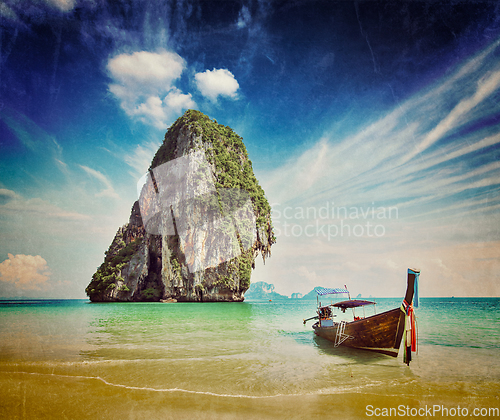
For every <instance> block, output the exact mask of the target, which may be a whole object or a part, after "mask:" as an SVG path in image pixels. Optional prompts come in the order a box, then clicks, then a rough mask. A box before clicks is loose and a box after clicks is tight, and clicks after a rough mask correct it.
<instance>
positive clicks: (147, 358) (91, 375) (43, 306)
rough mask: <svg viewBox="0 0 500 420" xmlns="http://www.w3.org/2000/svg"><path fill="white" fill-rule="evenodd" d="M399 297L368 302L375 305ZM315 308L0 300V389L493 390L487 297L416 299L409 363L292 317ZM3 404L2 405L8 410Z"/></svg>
mask: <svg viewBox="0 0 500 420" xmlns="http://www.w3.org/2000/svg"><path fill="white" fill-rule="evenodd" d="M400 303H401V300H400V299H378V300H377V312H382V311H384V310H388V309H392V308H394V307H398V306H399V305H400ZM315 307H316V302H315V301H301V300H287V301H274V302H268V301H255V302H243V303H177V304H164V303H107V304H90V303H88V302H87V301H84V300H59V301H2V302H1V303H0V375H5V376H4V377H5V378H8V380H7V379H6V382H4V386H5V387H7V388H6V391H5V392H6V393H7V394H8V393H10V394H9V395H12V396H13V397H12V398H14V400H15V399H16V398H17V397H19V398H20V399H21V396H20V395H19V396H18V394H17V393H18V392H21V391H17V390H18V389H19V390H20V389H21V388H22V387H21V386H20V385H19V384H26V386H28V389H30V388H29V386H31V385H30V384H31V383H32V382H33V381H34V380H35V379H36V378H38V379H36V380H40V381H42V379H43V380H45V381H46V382H45V385H44V386H43V389H47V388H46V387H47V386H48V385H47V384H49V385H54V386H55V383H56V382H54V381H59V380H64V381H69V380H70V381H77V382H78V383H76V382H75V383H73V382H70V384H66V385H65V386H66V387H70V388H71V387H73V386H75V387H76V386H81V385H82V384H81V382H82V381H84V382H85V381H88V384H87V385H86V387H85V389H84V391H82V392H83V393H85V392H88V393H89V395H90V393H92V392H96V391H95V389H96V387H98V386H104V385H105V386H106V387H107V388H106V389H108V390H110V389H112V390H115V391H116V392H122V391H123V390H128V392H132V391H133V392H146V391H148V392H160V393H172V392H175V393H187V394H194V395H200V396H202V395H204V396H211V397H213V398H217V397H219V398H220V397H224V398H228V397H230V398H233V397H234V398H236V397H237V398H244V399H262V398H275V397H280V396H283V397H287V396H290V397H294V398H302V397H304V398H306V397H311V396H335V395H346V396H347V394H349V395H351V394H353V393H355V394H356V395H359V394H361V395H363V396H364V397H366V398H369V397H370V398H371V396H373V395H375V394H376V395H378V397H376V398H379V397H380V398H382V396H384V395H388V393H391V395H399V394H398V392H399V391H398V389H400V385H403V384H404V385H405V386H408V385H411V387H412V392H411V395H412V396H413V397H412V398H414V399H415V398H416V399H417V402H416V404H418V403H419V402H418V398H419V393H422V398H424V397H425V401H426V403H427V401H429V402H430V403H434V402H435V403H436V404H438V403H440V401H443V399H447V398H452V399H453V398H461V397H464V398H465V397H467V398H469V402H471V401H472V402H471V404H474V403H476V404H480V405H481V404H483V405H484V403H485V401H490V400H489V399H491V398H493V400H492V401H493V402H494V401H495V400H494V398H495V395H496V396H498V395H499V394H500V352H499V349H500V299H498V298H455V299H452V298H450V299H437V298H436V299H434V298H427V299H426V298H423V299H421V305H420V308H419V309H417V320H418V330H419V334H418V341H419V351H418V354H417V355H414V360H413V362H412V363H411V365H410V367H407V366H406V365H404V364H403V363H402V355H401V354H400V355H399V357H398V358H391V357H387V356H384V355H378V354H374V353H370V352H364V351H360V350H352V349H345V348H334V347H333V345H332V344H331V343H330V342H328V341H325V340H323V339H321V338H318V337H315V335H314V333H313V331H312V328H311V322H309V323H308V324H307V325H306V326H304V325H303V323H302V320H303V319H304V318H307V317H310V316H313V315H314V313H315ZM367 315H368V313H367ZM16 375H17V376H16ZM23 375H24V376H23ZM26 375H31V376H26ZM33 375H37V376H36V378H35V377H34V376H33ZM47 381H48V382H47ZM85 383H87V382H85ZM32 386H33V387H34V388H33V390H35V389H38V388H36V387H35V385H32ZM37 386H38V385H37ZM40 386H42V385H40ZM398 387H399V388H398ZM57 389H60V388H57ZM61 389H62V388H61ZM486 389H488V390H489V391H486ZM450 390H451V391H450ZM33 392H34V393H35V391H33ZM40 392H42V394H43V392H44V391H40V390H38V391H36V393H37V395H40ZM110 392H111V391H110ZM450 392H451V394H450ZM395 393H396V394H395ZM457 393H458V394H457ZM7 394H4V395H7ZM403 394H404V393H402V394H401V395H403ZM50 395H52V394H50ZM404 395H406V394H404ZM460 396H461V397H460ZM479 396H482V397H481V398H479ZM476 397H477V401H476V400H474V398H476ZM33 398H35V397H33ZM54 398H55V397H54ZM134 398H135V397H134ZM137 398H138V397H137ZM374 398H375V397H374ZM433 398H434V400H433ZM471 398H472V400H471ZM497 398H498V397H497ZM422 401H423V400H422ZM496 401H497V400H496ZM3 403H5V404H4V407H5V410H9V409H11V408H12V407H11V408H9V407H10V406H9V405H8V404H6V401H5V400H4V401H3ZM420 403H421V402H420ZM19 404H20V403H19ZM54 404H56V403H54ZM172 404H174V403H172ZM175 404H177V403H175ZM178 404H181V403H180V402H179V403H178ZM497 406H499V404H497ZM179 407H180V406H179ZM179 409H180V408H179ZM214 409H215V408H214ZM49 410H50V409H49ZM0 414H1V412H0ZM219 414H220V413H219ZM295 414H297V413H295ZM21 417H22V416H21ZM28 417H29V416H28ZM35 417H36V416H35ZM49 417H50V416H49ZM76 417H78V416H76ZM264 417H265V416H264ZM292 417H293V415H292ZM19 418H20V417H19Z"/></svg>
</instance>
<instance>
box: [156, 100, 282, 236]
mask: <svg viewBox="0 0 500 420" xmlns="http://www.w3.org/2000/svg"><path fill="white" fill-rule="evenodd" d="M183 132H184V134H186V135H187V133H194V135H195V136H196V137H197V138H200V137H201V143H202V144H203V147H204V149H205V155H206V158H207V161H208V162H209V163H210V164H212V165H213V166H214V167H215V173H214V177H215V187H216V189H217V190H220V189H221V188H235V189H242V190H245V191H246V192H248V194H249V195H250V198H251V200H252V204H253V208H254V212H255V215H256V218H257V225H258V226H261V227H263V228H267V224H270V223H271V218H270V214H271V206H270V205H269V202H268V201H267V199H266V196H265V194H264V190H263V189H262V187H261V186H260V185H259V182H258V181H257V179H256V178H255V175H254V173H253V168H252V162H251V161H250V159H249V158H248V153H247V150H246V147H245V145H244V143H243V139H242V138H241V137H240V136H239V135H238V134H236V133H235V132H234V131H233V130H232V129H231V128H230V127H227V126H224V125H222V124H218V123H217V121H215V120H211V119H210V118H209V117H207V116H206V115H205V114H203V113H201V112H200V111H195V110H189V111H186V112H185V114H184V115H183V116H182V117H181V118H179V119H178V120H177V121H176V122H175V123H174V124H173V125H172V126H171V127H170V128H169V130H168V131H167V133H166V134H165V140H164V141H163V144H162V145H161V146H160V148H159V149H158V151H157V152H156V155H155V157H154V158H153V161H152V162H151V167H150V169H153V168H156V167H157V166H160V165H162V164H163V163H165V162H168V161H170V160H172V159H174V156H175V150H176V147H177V140H178V138H179V135H181V134H183ZM273 238H274V237H273ZM273 238H270V239H271V240H272V241H273V242H274V240H273Z"/></svg>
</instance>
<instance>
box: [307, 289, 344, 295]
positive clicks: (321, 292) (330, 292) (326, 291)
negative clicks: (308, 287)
mask: <svg viewBox="0 0 500 420" xmlns="http://www.w3.org/2000/svg"><path fill="white" fill-rule="evenodd" d="M314 291H315V292H316V293H317V294H318V295H320V296H324V295H335V294H339V293H349V290H347V289H342V288H335V289H330V288H328V287H315V288H314Z"/></svg>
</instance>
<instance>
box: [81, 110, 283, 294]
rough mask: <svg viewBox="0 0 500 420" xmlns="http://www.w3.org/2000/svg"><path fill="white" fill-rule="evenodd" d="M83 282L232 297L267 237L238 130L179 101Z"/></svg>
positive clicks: (94, 286)
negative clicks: (128, 206)
mask: <svg viewBox="0 0 500 420" xmlns="http://www.w3.org/2000/svg"><path fill="white" fill-rule="evenodd" d="M141 185H142V187H141V195H140V199H139V200H138V201H136V202H135V203H134V205H133V206H132V211H131V215H130V220H129V222H128V223H127V224H126V225H124V226H122V227H121V228H119V229H118V232H117V233H116V235H115V238H114V240H113V242H112V243H111V245H110V247H109V249H108V250H107V251H106V253H105V254H106V256H105V259H104V262H103V263H102V264H101V266H100V267H99V268H98V270H97V271H96V273H94V275H93V276H92V281H91V282H90V284H89V285H88V287H87V288H86V292H87V295H88V296H89V298H90V300H91V301H93V302H112V301H160V300H168V299H176V300H177V301H190V302H201V301H205V302H208V301H242V300H243V299H244V293H245V291H246V290H247V289H248V288H249V286H250V276H251V269H252V268H253V267H254V263H255V259H256V258H257V256H258V255H259V254H261V255H262V257H263V258H264V260H265V259H266V258H267V257H268V256H270V254H271V245H272V244H273V243H274V242H275V237H274V234H273V228H272V223H271V208H270V206H269V203H268V202H267V199H266V198H265V195H264V191H263V190H262V188H261V187H260V186H259V184H258V182H257V180H256V178H255V175H254V174H253V169H252V164H251V161H250V160H249V159H248V154H247V151H246V148H245V145H244V144H243V141H242V139H241V137H239V136H238V135H237V134H235V133H234V132H233V131H232V130H231V129H230V128H229V127H226V126H223V125H220V124H218V123H217V122H216V121H212V120H210V119H209V118H208V117H207V116H206V115H204V114H202V113H201V112H199V111H193V110H189V111H187V112H186V113H185V114H184V116H182V117H181V118H179V119H178V120H177V121H176V122H175V123H174V124H173V125H172V126H171V127H170V128H169V130H168V131H167V133H166V135H165V140H164V142H163V144H162V145H161V146H160V148H159V149H158V151H157V153H156V155H155V157H154V158H153V161H152V163H151V167H150V171H149V173H148V174H147V175H146V176H145V177H144V182H143V184H141Z"/></svg>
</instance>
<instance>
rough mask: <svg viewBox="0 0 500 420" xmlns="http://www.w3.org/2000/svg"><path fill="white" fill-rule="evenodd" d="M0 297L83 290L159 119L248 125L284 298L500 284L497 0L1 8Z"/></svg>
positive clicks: (164, 124)
mask: <svg viewBox="0 0 500 420" xmlns="http://www.w3.org/2000/svg"><path fill="white" fill-rule="evenodd" d="M0 51H1V55H0V296H1V297H33V298H35V297H38V298H85V292H84V290H85V287H86V286H87V285H88V283H89V282H90V279H91V277H92V274H93V273H94V272H95V270H96V268H97V267H98V266H99V265H100V264H101V263H102V261H103V258H104V251H106V250H107V248H108V246H109V244H110V243H111V241H112V239H113V237H114V235H115V233H116V230H117V229H118V228H119V227H120V226H122V225H123V224H125V223H126V222H127V221H128V217H129V214H130V209H131V207H132V205H133V203H134V201H135V200H136V199H137V182H138V180H139V179H140V178H141V176H142V175H144V173H145V171H146V170H147V168H148V167H149V164H150V162H151V159H152V157H153V155H154V153H155V151H156V150H157V148H158V147H159V145H160V144H161V142H162V141H163V138H164V135H165V132H166V130H167V129H168V127H169V126H170V125H171V124H172V123H173V122H174V121H175V120H176V119H177V118H178V117H180V116H181V115H182V114H183V113H184V112H185V110H187V109H198V110H200V111H202V112H203V113H205V114H207V115H208V116H209V117H210V118H212V119H216V120H217V121H218V122H219V123H222V124H224V125H228V126H230V127H231V128H233V130H234V131H236V132H237V133H238V134H239V135H241V136H242V137H243V140H244V143H245V145H246V147H247V149H248V153H249V157H250V159H251V160H252V163H253V168H254V172H255V174H256V176H257V179H258V180H259V182H260V184H261V185H262V187H263V188H264V191H265V192H266V196H267V198H268V200H269V202H270V203H271V204H272V208H273V215H272V217H273V224H274V227H275V231H276V236H277V243H276V244H275V245H274V246H273V248H272V256H271V258H269V259H267V260H266V262H265V264H264V262H263V261H262V260H261V259H259V260H258V261H257V267H256V269H255V270H254V272H253V274H252V282H257V281H265V282H267V283H272V284H274V285H275V291H277V292H278V293H281V294H285V295H290V294H291V293H302V294H306V293H308V292H309V291H310V290H312V289H313V288H314V287H315V286H324V287H342V286H344V285H347V287H348V289H349V290H350V291H351V294H354V295H357V294H358V293H359V294H362V295H363V296H369V295H373V296H380V297H383V296H391V297H392V296H394V297H399V296H402V295H403V293H404V289H405V286H406V283H405V281H406V271H407V268H408V267H412V268H418V269H420V270H421V276H420V295H421V296H423V297H439V296H500V231H499V226H500V6H499V4H498V3H497V2H496V1H477V2H476V1H468V2H456V1H453V2H451V1H448V2H447V1H439V2H438V1H397V2H389V1H383V2H377V1H369V2H363V1H359V2H354V1H333V0H328V1H301V0H296V1H278V0H276V1H264V0H248V1H229V0H220V1H195V0H178V1H152V0H151V1H139V0H127V1H125V0H116V1H101V0H33V1H19V0H2V1H0Z"/></svg>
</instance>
